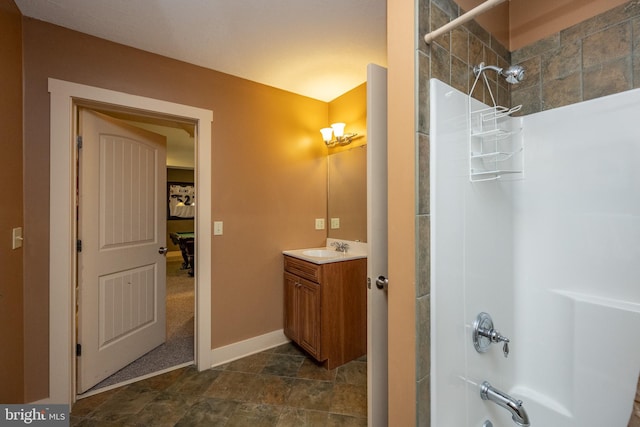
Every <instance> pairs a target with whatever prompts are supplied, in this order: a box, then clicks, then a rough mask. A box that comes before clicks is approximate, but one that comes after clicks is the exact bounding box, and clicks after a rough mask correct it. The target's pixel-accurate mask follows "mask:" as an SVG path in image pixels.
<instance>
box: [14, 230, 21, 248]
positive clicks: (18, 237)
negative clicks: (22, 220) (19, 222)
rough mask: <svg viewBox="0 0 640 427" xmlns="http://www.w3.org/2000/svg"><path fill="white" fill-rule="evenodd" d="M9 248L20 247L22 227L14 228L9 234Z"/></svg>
mask: <svg viewBox="0 0 640 427" xmlns="http://www.w3.org/2000/svg"><path fill="white" fill-rule="evenodd" d="M11 242H12V244H11V249H18V248H21V247H22V227H18V228H14V229H13V233H12V235H11Z"/></svg>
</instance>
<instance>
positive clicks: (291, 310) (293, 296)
mask: <svg viewBox="0 0 640 427" xmlns="http://www.w3.org/2000/svg"><path fill="white" fill-rule="evenodd" d="M366 283H367V260H366V259H364V258H363V259H355V260H349V261H339V262H330V263H326V264H314V263H312V262H308V261H305V260H302V259H299V258H295V257H291V256H287V255H285V256H284V333H285V335H286V336H287V337H288V338H289V339H291V340H292V341H294V342H296V343H297V344H298V345H300V347H302V348H303V349H304V350H305V351H307V352H308V353H309V354H310V355H311V356H312V357H313V358H314V359H316V360H317V361H319V362H323V364H324V365H325V366H326V367H327V369H334V368H336V367H338V366H340V365H343V364H345V363H347V362H349V361H351V360H354V359H357V358H358V357H360V356H363V355H365V354H366V352H367V285H366Z"/></svg>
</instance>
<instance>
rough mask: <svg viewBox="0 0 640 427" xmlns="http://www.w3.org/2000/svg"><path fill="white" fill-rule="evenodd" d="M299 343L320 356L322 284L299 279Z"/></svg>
mask: <svg viewBox="0 0 640 427" xmlns="http://www.w3.org/2000/svg"><path fill="white" fill-rule="evenodd" d="M298 280H299V283H298V287H297V289H296V290H297V300H298V316H299V317H298V318H299V328H298V334H299V335H298V343H299V344H300V346H302V348H304V349H305V350H307V351H308V352H309V353H310V354H311V355H312V356H313V357H315V358H316V359H318V360H319V358H320V336H321V335H320V332H321V330H320V301H321V299H320V285H318V284H317V283H313V282H310V281H308V280H305V279H298Z"/></svg>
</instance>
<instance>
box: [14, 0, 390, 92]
mask: <svg viewBox="0 0 640 427" xmlns="http://www.w3.org/2000/svg"><path fill="white" fill-rule="evenodd" d="M15 1H16V4H17V5H18V7H19V8H20V11H21V12H22V14H23V15H25V16H29V17H32V18H35V19H39V20H42V21H46V22H50V23H53V24H56V25H60V26H62V27H66V28H70V29H72V30H76V31H80V32H83V33H87V34H91V35H94V36H97V37H100V38H103V39H107V40H111V41H114V42H117V43H121V44H124V45H127V46H132V47H135V48H138V49H142V50H145V51H148V52H153V53H157V54H159V55H163V56H167V57H170V58H174V59H178V60H181V61H185V62H189V63H192V64H196V65H199V66H202V67H206V68H210V69H213V70H218V71H222V72H224V73H228V74H232V75H234V76H238V77H242V78H245V79H248V80H252V81H255V82H259V83H263V84H266V85H269V86H274V87H277V88H280V89H284V90H287V91H290V92H294V93H297V94H300V95H305V96H309V97H311V98H315V99H319V100H322V101H331V100H333V99H335V98H336V97H337V96H340V95H342V94H343V93H344V92H346V91H348V90H350V89H352V88H354V87H355V86H357V85H359V84H361V83H363V82H364V81H366V66H367V64H369V63H375V64H378V65H382V66H386V62H387V55H386V0H134V1H132V0H15Z"/></svg>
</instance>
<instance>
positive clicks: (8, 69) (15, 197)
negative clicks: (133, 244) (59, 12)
mask: <svg viewBox="0 0 640 427" xmlns="http://www.w3.org/2000/svg"><path fill="white" fill-rule="evenodd" d="M0 28H1V29H2V30H1V32H2V37H0V58H2V59H1V64H2V65H0V94H2V95H1V96H2V102H0V129H2V144H0V145H1V147H2V160H3V161H2V167H1V168H0V182H2V183H3V186H4V190H5V191H4V195H3V198H2V208H0V277H1V278H2V279H0V337H2V344H1V345H0V402H2V403H22V402H23V401H24V385H23V370H24V360H23V357H24V350H23V339H24V337H23V334H22V321H23V320H22V319H23V308H22V307H23V303H22V299H23V296H22V292H23V284H22V257H23V250H22V249H16V250H13V249H11V233H12V229H13V228H14V227H21V226H22V44H21V40H20V38H21V32H22V24H21V17H20V12H19V10H18V8H17V7H16V5H15V4H14V3H13V0H10V1H0Z"/></svg>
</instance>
